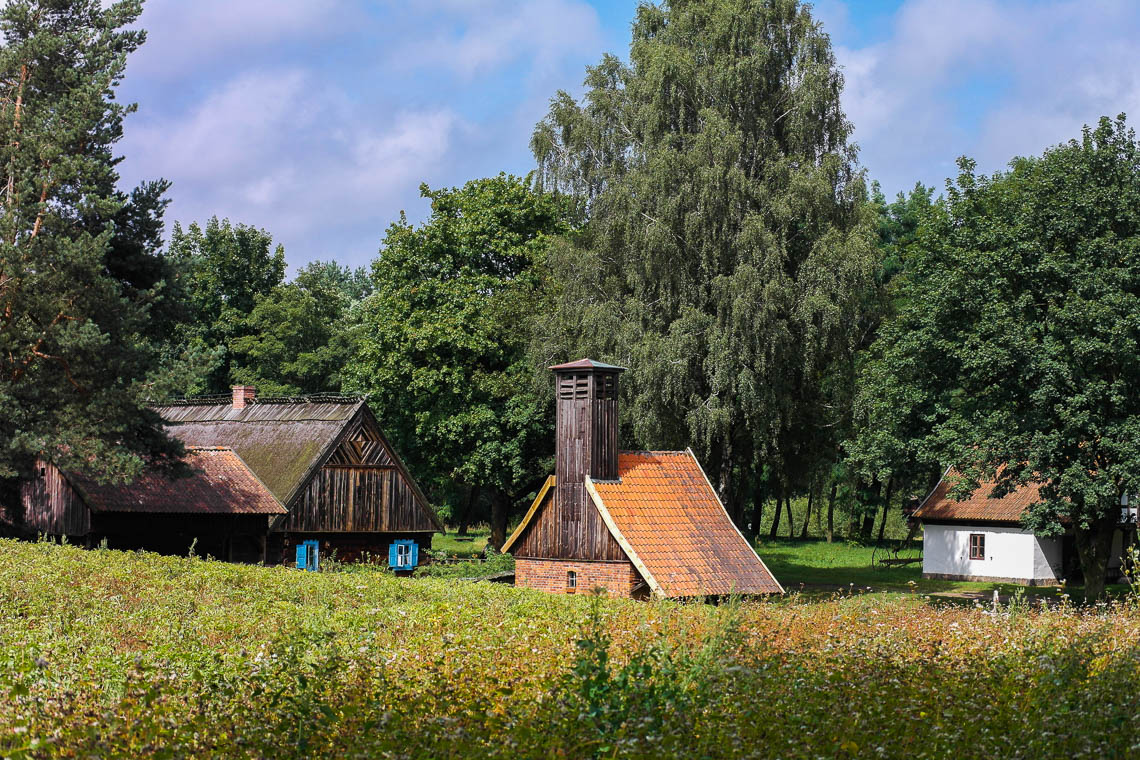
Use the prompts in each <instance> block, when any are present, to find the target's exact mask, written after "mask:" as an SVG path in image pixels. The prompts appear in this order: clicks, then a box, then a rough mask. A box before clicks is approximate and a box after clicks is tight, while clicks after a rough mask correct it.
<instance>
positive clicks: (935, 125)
mask: <svg viewBox="0 0 1140 760" xmlns="http://www.w3.org/2000/svg"><path fill="white" fill-rule="evenodd" d="M1138 10H1140V7H1138V6H1137V5H1136V4H1134V3H1131V2H1124V1H1123V0H1102V1H1100V2H1074V1H1072V0H1066V1H1064V2H1047V3H1028V2H1014V3H1010V2H997V0H965V1H964V2H955V3H947V2H941V1H940V0H908V2H906V3H904V5H903V6H902V7H901V8H900V9H899V10H898V12H897V13H896V14H895V16H894V18H893V20H892V22H891V26H890V29H889V36H888V37H887V38H886V39H885V40H883V41H881V42H878V43H876V44H874V45H871V46H867V47H863V48H852V47H846V46H843V45H842V39H838V40H837V43H839V44H837V49H836V53H837V57H838V58H839V60H840V62H841V63H842V64H843V65H844V66H845V71H844V74H845V78H846V82H847V87H846V91H845V93H844V107H845V109H846V110H847V114H848V116H849V117H850V118H851V120H852V122H853V123H854V125H855V128H856V131H855V139H856V141H857V142H858V143H859V144H860V146H861V148H862V154H861V158H862V161H863V163H864V164H865V165H866V166H867V167H868V169H869V172H870V174H871V176H872V177H875V178H880V179H882V180H883V183H884V185H885V187H886V189H887V190H888V191H893V190H899V189H906V188H909V187H910V186H911V185H912V184H913V183H914V182H915V181H916V180H922V181H924V182H926V183H927V184H934V185H936V186H937V187H939V188H941V186H942V181H943V180H944V179H945V178H946V177H947V176H952V175H953V174H954V173H955V171H956V170H955V168H954V166H953V162H954V160H955V159H956V158H957V156H959V155H963V154H965V155H970V156H972V157H975V158H977V159H978V161H979V168H980V169H982V170H983V171H993V170H996V169H1000V168H1002V167H1003V166H1005V164H1006V163H1007V161H1008V160H1009V159H1010V158H1012V157H1013V156H1015V155H1031V154H1036V153H1040V152H1041V151H1042V150H1044V149H1045V148H1046V147H1048V146H1050V145H1054V144H1057V143H1059V142H1062V141H1064V140H1067V139H1070V138H1072V137H1076V136H1077V135H1079V132H1080V127H1081V125H1082V124H1086V123H1092V122H1095V120H1096V119H1097V118H1098V117H1100V116H1102V115H1115V114H1116V113H1118V112H1120V111H1128V112H1130V113H1132V114H1134V116H1135V117H1136V118H1137V119H1140V61H1138V59H1137V57H1136V55H1135V40H1136V39H1137V34H1138V33H1140V13H1138ZM841 36H842V35H840V37H841Z"/></svg>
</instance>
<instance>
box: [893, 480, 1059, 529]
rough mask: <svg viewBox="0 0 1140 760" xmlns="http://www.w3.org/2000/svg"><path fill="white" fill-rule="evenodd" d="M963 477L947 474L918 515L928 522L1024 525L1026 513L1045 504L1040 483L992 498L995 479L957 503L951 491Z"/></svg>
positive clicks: (981, 485) (918, 511) (983, 483)
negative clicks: (1032, 507) (1022, 519)
mask: <svg viewBox="0 0 1140 760" xmlns="http://www.w3.org/2000/svg"><path fill="white" fill-rule="evenodd" d="M960 477H961V476H960V475H959V474H958V473H956V472H954V471H947V472H946V474H945V475H943V476H942V480H940V481H938V485H937V486H935V488H934V490H933V491H931V492H930V495H929V496H927V497H926V499H925V501H923V502H922V504H921V505H919V507H918V509H917V510H915V512H914V516H915V517H917V518H919V519H920V520H928V521H937V520H948V521H955V522H969V521H976V522H1004V523H1020V522H1021V515H1022V514H1024V512H1025V510H1026V509H1028V508H1029V507H1030V506H1032V505H1033V504H1036V503H1037V502H1039V501H1041V486H1040V484H1037V483H1030V484H1029V485H1025V486H1022V487H1021V488H1018V489H1017V490H1016V491H1014V492H1012V493H1009V494H1006V495H1005V496H1003V497H1002V498H1000V499H991V498H990V493H991V492H992V491H993V488H994V485H996V483H995V481H992V480H991V481H986V482H982V483H981V484H980V485H979V486H978V488H977V490H975V491H974V492H973V493H972V494H970V496H969V498H967V499H965V500H964V501H957V500H955V499H954V498H953V497H952V496H951V495H950V489H951V488H953V487H954V485H955V483H957V481H958V479H959V478H960Z"/></svg>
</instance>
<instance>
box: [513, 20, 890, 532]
mask: <svg viewBox="0 0 1140 760" xmlns="http://www.w3.org/2000/svg"><path fill="white" fill-rule="evenodd" d="M629 61H630V62H629V64H628V65H626V64H624V63H622V62H621V61H620V60H618V59H617V58H615V57H613V56H607V57H605V58H604V59H603V60H602V62H601V63H600V64H599V65H597V66H595V67H592V68H590V69H588V71H587V77H586V82H585V84H586V87H587V92H586V94H585V96H584V98H583V100H582V101H581V102H578V101H576V100H575V99H574V98H572V97H571V96H570V95H568V94H567V93H565V92H560V93H558V95H557V96H556V97H555V98H554V100H553V101H552V103H551V108H550V112H549V115H548V116H547V117H546V118H545V119H544V120H543V121H542V122H541V123H540V124H539V125H538V127H537V128H536V130H535V132H534V137H533V140H532V147H533V150H534V152H535V155H536V157H537V159H538V163H539V167H540V173H539V180H540V186H541V187H543V188H546V189H548V190H554V191H557V192H561V193H566V194H570V195H572V196H573V197H575V198H576V199H578V200H579V202H580V210H581V212H582V213H583V214H584V217H585V219H586V220H587V223H586V226H585V228H584V230H583V232H582V233H581V234H580V235H577V236H575V237H574V238H573V239H571V240H569V241H568V242H567V243H566V244H564V245H560V246H558V247H557V248H556V249H555V250H554V251H553V253H552V257H551V261H552V266H553V268H554V271H555V273H556V279H558V280H559V281H560V283H561V285H560V287H561V289H560V291H559V297H558V298H557V301H556V305H555V308H554V309H553V310H552V311H551V312H550V314H549V315H548V317H547V318H545V319H544V320H543V324H542V326H541V329H540V336H541V339H540V341H539V344H538V346H537V349H536V355H537V356H538V357H539V359H541V360H547V359H554V358H560V359H565V358H573V357H574V356H578V355H581V354H593V355H595V356H598V357H599V358H602V359H606V360H612V361H614V362H615V363H618V364H622V365H625V366H628V367H630V369H631V371H630V373H629V375H628V377H627V381H626V382H625V383H624V388H625V391H626V397H625V399H624V403H623V418H624V424H625V425H626V428H627V430H629V431H630V432H631V433H632V435H633V437H634V438H635V440H636V442H637V443H638V444H639V445H642V446H646V447H667V448H676V447H683V446H686V445H688V444H690V443H692V444H693V445H694V446H695V447H696V448H698V449H699V450H700V452H701V455H702V458H703V459H704V460H705V461H706V462H707V464H708V465H709V469H710V475H711V476H712V477H713V479H714V480H715V481H716V482H718V484H719V489H720V492H721V495H722V497H723V499H724V501H725V502H726V504H728V505H729V508H730V510H731V511H732V512H733V513H734V515H735V516H736V518H737V519H738V521H741V522H743V520H742V501H743V499H742V495H743V492H744V490H745V488H744V487H745V486H747V485H748V484H749V483H754V484H755V483H759V482H760V478H759V476H758V473H759V472H760V468H761V467H762V465H763V464H765V463H767V464H769V465H770V468H771V472H772V477H773V480H772V481H771V482H770V483H769V484H768V486H767V487H768V488H769V489H775V493H776V495H784V494H787V493H788V492H789V491H790V489H793V488H806V487H807V486H808V481H809V480H810V479H811V475H810V473H809V472H808V470H809V469H810V468H805V467H803V466H802V464H803V463H802V461H801V460H802V459H803V458H805V457H806V458H807V460H808V461H810V462H812V463H813V467H814V468H815V469H818V468H819V467H830V464H831V462H833V461H834V457H835V450H836V446H837V440H836V438H835V430H836V424H837V420H838V419H839V418H840V417H841V416H842V414H843V411H842V410H840V409H839V408H838V404H837V403H835V402H834V400H832V399H829V398H828V397H827V394H829V393H831V392H832V391H838V390H840V389H841V384H837V383H830V384H829V383H828V382H827V378H828V377H829V376H831V375H833V374H834V373H833V369H832V364H833V363H834V362H837V361H848V362H849V359H850V355H851V352H852V351H853V350H854V343H855V340H856V336H855V332H856V326H857V325H858V323H859V309H860V308H861V306H862V304H863V303H864V301H865V298H864V296H863V293H864V291H865V290H866V289H867V288H869V287H872V286H873V274H874V268H875V264H876V253H875V240H874V228H873V219H872V216H871V213H870V208H869V206H868V205H867V203H866V188H865V186H864V182H863V177H862V174H861V172H860V171H859V170H858V168H857V166H856V151H855V147H854V145H853V144H851V143H850V142H849V141H848V137H849V135H850V132H851V125H850V123H849V122H848V121H847V118H846V117H845V115H844V113H843V111H842V108H841V106H840V93H841V91H842V88H843V77H842V75H841V74H840V72H839V68H838V66H837V65H836V61H835V56H834V54H833V52H832V48H831V43H830V40H829V39H828V37H827V35H826V34H825V33H824V32H823V30H822V29H821V28H820V25H819V23H818V22H816V21H815V20H814V19H813V18H812V17H811V14H810V11H809V8H808V7H807V6H806V5H802V4H800V3H798V2H796V1H795V0H718V1H717V2H705V1H702V2H696V1H695V0H673V1H672V2H668V3H664V4H662V5H660V6H657V5H650V4H647V3H646V4H642V5H641V6H640V7H639V8H638V11H637V17H636V20H635V22H634V24H633V41H632V44H631V46H630V55H629ZM848 408H849V407H848ZM630 443H633V441H630ZM791 452H794V454H793V453H791ZM789 455H790V456H794V457H795V458H796V461H791V460H790V459H789ZM734 484H736V485H734Z"/></svg>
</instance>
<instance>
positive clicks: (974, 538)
mask: <svg viewBox="0 0 1140 760" xmlns="http://www.w3.org/2000/svg"><path fill="white" fill-rule="evenodd" d="M969 556H970V559H971V560H985V558H986V534H985V533H971V534H970V555H969Z"/></svg>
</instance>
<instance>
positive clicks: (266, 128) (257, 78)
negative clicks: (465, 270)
mask: <svg viewBox="0 0 1140 760" xmlns="http://www.w3.org/2000/svg"><path fill="white" fill-rule="evenodd" d="M321 85H322V82H321V80H320V79H319V78H318V77H316V76H314V75H313V74H312V73H311V72H307V71H305V70H301V69H291V70H285V71H276V72H254V73H247V74H242V75H239V76H238V77H236V78H235V79H234V80H232V81H231V82H229V83H228V84H226V85H225V86H224V87H222V88H221V89H220V90H219V91H218V92H217V93H215V94H213V95H211V96H209V97H207V98H205V99H204V100H202V101H201V102H199V103H197V104H196V105H194V106H193V107H192V108H191V109H190V110H189V111H188V112H186V113H171V114H164V115H162V116H159V117H154V118H151V119H149V120H147V121H145V122H143V123H141V124H136V125H134V127H133V129H131V130H129V131H128V137H127V139H126V140H124V144H123V150H124V152H125V154H126V155H128V156H130V162H131V163H130V166H132V167H135V169H136V171H138V172H139V173H140V176H141V175H142V174H143V172H145V176H164V177H167V178H170V179H172V180H173V181H174V188H173V190H172V197H173V198H174V202H173V204H172V207H171V209H170V211H169V212H168V216H169V217H170V219H172V220H180V221H183V222H189V221H201V220H204V219H205V218H208V217H209V216H212V215H215V214H217V215H219V216H228V217H230V218H231V219H233V220H235V221H241V222H245V223H250V224H256V225H258V226H264V227H266V228H267V229H269V230H270V232H272V233H273V234H274V236H275V237H276V238H277V239H279V240H281V241H283V242H285V244H286V248H287V250H288V252H289V253H290V260H291V261H293V262H296V263H300V262H303V261H304V260H307V259H308V258H310V257H312V256H316V255H324V254H323V253H322V252H320V251H317V252H311V251H309V250H306V249H307V248H308V247H309V246H311V245H312V244H313V240H314V238H316V237H317V236H318V235H320V234H321V232H322V231H323V230H328V229H329V225H337V224H345V223H346V221H347V222H348V223H350V224H351V223H359V222H360V221H361V220H366V221H367V222H369V223H370V224H371V226H372V228H373V229H374V230H375V232H374V233H373V240H374V241H378V240H379V237H380V232H381V231H382V229H383V226H384V224H385V223H386V221H388V219H390V218H391V217H390V216H388V218H387V219H377V218H376V216H377V209H378V208H384V207H385V206H386V205H388V204H391V205H392V206H395V205H396V204H398V203H399V198H400V197H401V196H406V195H411V194H415V193H416V188H417V187H418V184H419V182H420V181H421V179H422V178H423V177H424V176H427V175H429V174H431V173H432V172H433V171H434V170H436V169H437V168H438V166H439V165H440V163H441V162H442V161H443V159H444V157H445V156H446V155H447V153H448V151H449V150H450V149H451V147H452V139H453V134H454V131H455V128H456V125H457V123H458V119H457V117H456V115H455V114H453V113H452V112H450V111H449V110H447V109H446V108H436V109H429V110H422V111H412V110H402V111H393V112H389V113H378V112H375V111H371V110H369V109H368V108H366V107H364V106H361V105H359V104H356V103H354V102H353V100H352V99H351V98H349V97H347V96H346V95H345V94H344V93H343V92H341V91H339V90H337V89H329V88H325V87H322V86H321ZM393 213H394V212H393ZM385 216H387V214H386V215H385ZM333 237H335V236H328V239H330V240H331V239H332V238H333ZM294 244H296V246H297V247H299V248H300V250H295V249H294ZM370 247H371V249H372V250H375V243H373V244H372V245H371V246H370Z"/></svg>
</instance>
